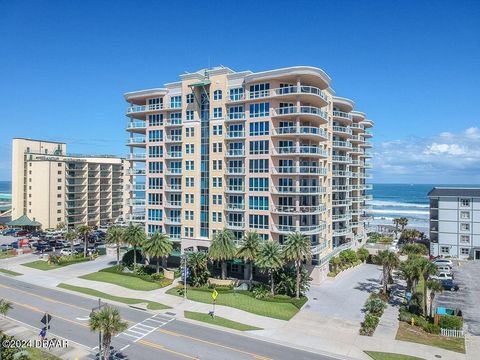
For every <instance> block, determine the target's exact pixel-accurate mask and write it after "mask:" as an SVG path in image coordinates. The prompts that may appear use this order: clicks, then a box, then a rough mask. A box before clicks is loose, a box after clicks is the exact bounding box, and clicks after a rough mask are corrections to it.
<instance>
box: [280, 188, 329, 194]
mask: <svg viewBox="0 0 480 360" xmlns="http://www.w3.org/2000/svg"><path fill="white" fill-rule="evenodd" d="M325 191H326V188H325V187H323V186H298V187H297V186H274V187H272V193H274V194H302V195H306V194H314V195H321V194H324V193H325Z"/></svg>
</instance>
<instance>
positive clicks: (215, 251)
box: [208, 229, 237, 280]
mask: <svg viewBox="0 0 480 360" xmlns="http://www.w3.org/2000/svg"><path fill="white" fill-rule="evenodd" d="M234 237H235V236H234V235H233V233H232V232H231V231H230V230H226V229H224V230H221V231H219V232H217V233H216V234H215V237H214V238H213V241H212V243H211V244H210V248H209V249H208V257H209V258H210V259H212V260H217V261H221V263H222V279H223V280H225V278H226V277H227V260H231V259H233V258H234V257H235V255H236V254H237V248H236V246H235V243H234V242H233V239H234Z"/></svg>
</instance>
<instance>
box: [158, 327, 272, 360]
mask: <svg viewBox="0 0 480 360" xmlns="http://www.w3.org/2000/svg"><path fill="white" fill-rule="evenodd" d="M158 331H159V332H161V333H164V334H167V335H171V336H181V337H184V338H186V339H190V340H193V341H198V342H201V343H204V344H208V345H213V346H218V347H221V348H224V349H228V350H231V351H235V352H238V353H242V354H246V355H250V356H253V357H254V358H255V359H259V360H273V359H272V358H269V357H267V356H263V355H259V354H255V353H251V352H248V351H245V350H240V349H236V348H233V347H230V346H227V345H222V344H218V343H214V342H211V341H208V340H203V339H199V338H195V337H193V336H188V335H184V334H181V333H177V332H174V331H170V330H165V329H158Z"/></svg>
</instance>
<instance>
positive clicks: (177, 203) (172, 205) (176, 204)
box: [165, 200, 182, 209]
mask: <svg viewBox="0 0 480 360" xmlns="http://www.w3.org/2000/svg"><path fill="white" fill-rule="evenodd" d="M165 208H172V209H181V208H182V201H181V200H179V201H166V202H165Z"/></svg>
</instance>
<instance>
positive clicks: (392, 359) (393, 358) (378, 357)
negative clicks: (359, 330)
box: [365, 351, 425, 360]
mask: <svg viewBox="0 0 480 360" xmlns="http://www.w3.org/2000/svg"><path fill="white" fill-rule="evenodd" d="M365 354H367V355H368V356H370V357H371V358H372V359H374V360H425V359H424V358H419V357H416V356H409V355H402V354H394V353H387V352H380V351H365Z"/></svg>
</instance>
